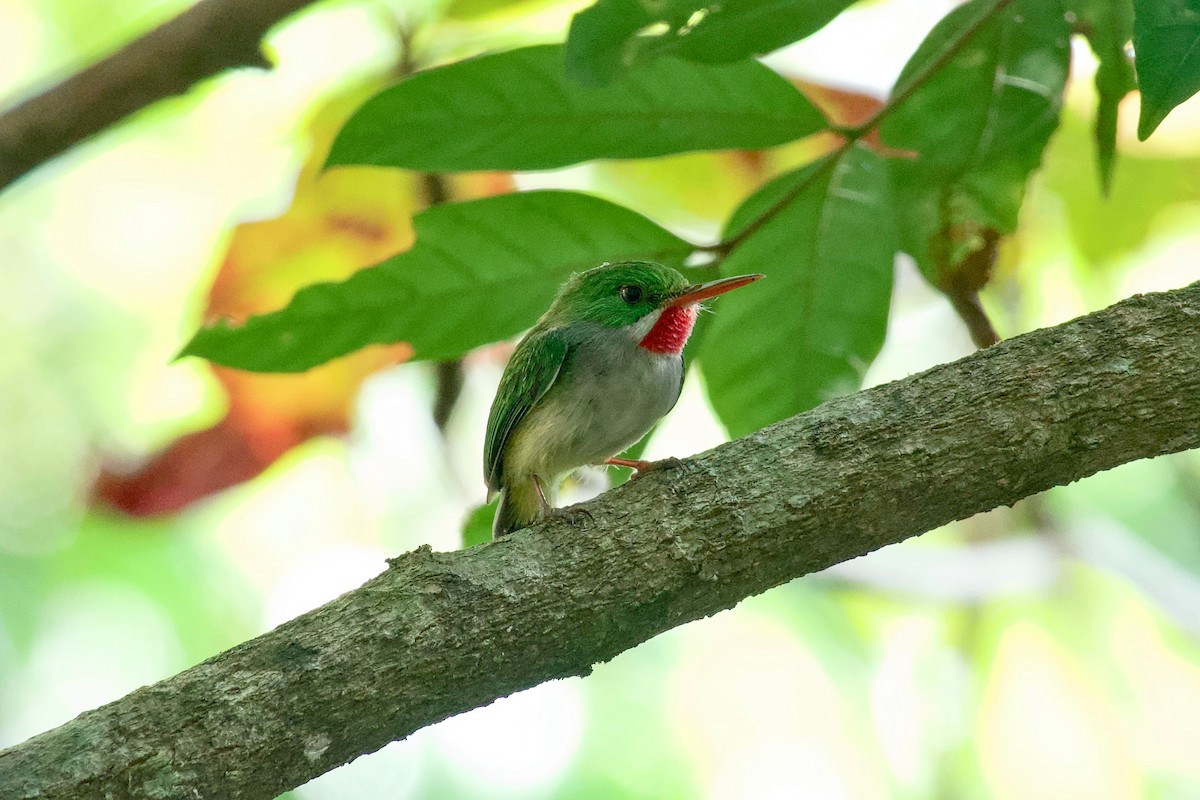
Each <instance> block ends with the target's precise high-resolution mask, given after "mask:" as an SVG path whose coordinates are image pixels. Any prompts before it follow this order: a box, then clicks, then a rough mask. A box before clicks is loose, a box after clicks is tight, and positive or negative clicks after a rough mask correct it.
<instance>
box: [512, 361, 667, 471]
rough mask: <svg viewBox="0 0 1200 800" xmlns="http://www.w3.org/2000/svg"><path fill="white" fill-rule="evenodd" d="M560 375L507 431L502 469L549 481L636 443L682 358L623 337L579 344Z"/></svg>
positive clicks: (660, 409)
mask: <svg viewBox="0 0 1200 800" xmlns="http://www.w3.org/2000/svg"><path fill="white" fill-rule="evenodd" d="M613 345H615V346H613ZM564 372H565V373H566V374H563V375H560V376H559V380H558V381H556V383H555V385H554V387H553V388H552V389H551V391H549V392H547V393H546V395H545V397H543V398H542V399H541V401H539V402H538V403H537V405H536V406H534V408H533V409H531V410H530V412H529V414H528V416H526V417H525V419H524V420H522V422H521V424H520V425H519V426H518V427H517V429H516V430H515V431H514V432H513V438H512V440H511V446H510V450H509V454H508V457H507V458H506V459H505V471H506V472H510V470H511V471H513V472H515V473H518V474H521V473H524V474H529V473H532V474H535V475H538V476H540V477H543V478H546V479H547V480H550V479H552V478H553V477H555V476H558V475H560V474H562V473H564V472H567V471H569V470H572V469H575V468H576V467H579V466H582V465H584V464H596V463H599V462H601V461H603V460H604V459H606V458H609V457H611V456H614V455H616V454H617V453H620V452H621V451H622V450H624V449H625V448H627V447H629V446H630V445H632V444H634V443H636V442H637V441H638V440H639V439H641V438H642V436H644V435H645V434H646V432H647V431H649V430H650V428H651V427H652V426H653V425H654V423H655V422H657V421H658V420H659V419H660V418H662V417H663V415H665V414H666V413H667V412H668V411H670V410H671V407H672V406H674V405H675V401H676V399H678V397H679V386H680V382H681V381H682V379H683V361H682V359H681V358H680V357H679V356H672V355H663V354H657V353H651V352H649V351H647V350H643V349H642V348H640V347H638V346H637V345H636V344H632V345H631V344H630V343H629V342H628V341H624V340H623V341H618V342H614V343H612V344H608V343H601V344H592V343H584V344H583V345H581V346H580V347H579V348H578V349H577V350H576V351H575V356H574V358H573V359H572V362H571V364H570V366H569V369H564Z"/></svg>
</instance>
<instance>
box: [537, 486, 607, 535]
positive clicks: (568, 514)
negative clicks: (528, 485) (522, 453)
mask: <svg viewBox="0 0 1200 800" xmlns="http://www.w3.org/2000/svg"><path fill="white" fill-rule="evenodd" d="M532 478H533V485H534V487H535V488H536V489H537V493H538V499H539V500H541V501H542V516H544V517H546V518H547V519H549V518H558V519H562V520H565V521H566V522H568V523H569V524H571V525H579V524H580V523H582V522H583V521H584V520H585V519H586V520H587V521H588V522H595V520H594V519H593V517H592V512H590V511H588V510H587V509H583V508H575V507H574V506H571V507H569V508H555V507H554V506H552V505H550V501H549V500H547V499H546V490H545V489H543V488H542V479H541V478H539V477H538V476H537V475H533V476H532Z"/></svg>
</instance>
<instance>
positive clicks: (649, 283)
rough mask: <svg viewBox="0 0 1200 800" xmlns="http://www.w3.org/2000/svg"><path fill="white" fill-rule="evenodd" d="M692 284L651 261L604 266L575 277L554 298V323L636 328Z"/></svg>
mask: <svg viewBox="0 0 1200 800" xmlns="http://www.w3.org/2000/svg"><path fill="white" fill-rule="evenodd" d="M688 286H689V284H688V280H687V278H685V277H683V275H682V274H681V273H680V272H679V270H675V269H671V268H670V267H665V266H663V265H662V264H655V263H652V262H650V261H626V262H622V263H620V264H605V265H603V266H600V267H596V268H595V269H589V270H588V271H587V272H581V273H578V274H576V275H572V276H571V279H570V280H568V281H567V282H566V283H564V284H563V285H562V288H560V289H559V290H558V295H557V296H556V297H555V298H554V305H552V306H551V307H550V312H549V314H548V316H550V317H552V318H553V319H554V321H555V322H557V323H559V324H565V323H569V322H594V323H596V324H597V325H603V326H604V327H606V328H623V327H625V326H627V325H633V324H635V323H636V322H638V321H639V320H641V319H642V318H643V317H645V316H646V315H647V314H652V313H654V312H656V311H658V310H659V309H660V308H662V307H663V305H664V304H665V303H667V302H668V301H669V300H670V299H671V298H673V297H675V296H676V295H679V294H682V293H683V292H684V291H686V290H687V288H688Z"/></svg>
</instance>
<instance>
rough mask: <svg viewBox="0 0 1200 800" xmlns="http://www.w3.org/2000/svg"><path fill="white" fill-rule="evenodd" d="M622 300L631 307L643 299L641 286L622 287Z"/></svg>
mask: <svg viewBox="0 0 1200 800" xmlns="http://www.w3.org/2000/svg"><path fill="white" fill-rule="evenodd" d="M621 299H622V300H624V301H625V302H626V303H629V305H634V304H635V303H637V302H638V301H640V300H641V299H642V287H640V286H622V287H621Z"/></svg>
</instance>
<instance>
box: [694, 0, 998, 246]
mask: <svg viewBox="0 0 1200 800" xmlns="http://www.w3.org/2000/svg"><path fill="white" fill-rule="evenodd" d="M1012 3H1013V0H995V2H993V3H992V4H991V5H990V6H988V7H987V8H986V9H985V10H984V11H983V12H982V13H981V14H980V15H979V16H978V17H976V18H975V19H973V20H972V21H971V23H970V24H969V25H967V26H966V27H964V28H963V29H962V31H961V32H959V34H958V36H956V37H955V38H954V39H953V40H951V41H950V42H948V43H947V44H946V46H945V47H944V48H943V49H942V51H941V52H940V53H938V54H937V55H936V56H935V57H933V58H931V59H930V60H929V61H927V62H926V63H925V64H924V66H922V67H921V68H920V69H919V70H918V71H917V72H916V74H914V75H913V76H912V77H910V78H909V79H908V81H907V82H905V83H904V84H903V86H901V85H899V84H898V85H897V86H896V87H895V88H894V89H893V92H892V96H891V97H890V98H889V99H888V101H887V103H886V104H884V106H883V107H882V108H880V109H879V110H878V111H876V112H875V113H874V114H872V115H871V117H870V118H869V119H867V120H866V121H865V122H863V123H861V124H859V125H852V126H830V128H829V130H830V131H832V132H834V133H837V134H838V135H840V136H841V137H842V143H841V144H840V145H838V146H837V148H835V149H834V150H833V151H831V152H829V153H827V154H825V155H824V156H822V158H821V163H820V164H819V165H818V166H817V168H816V169H814V170H813V171H812V172H810V173H809V174H808V175H807V176H805V178H804V179H803V180H801V181H799V182H798V183H797V184H796V185H795V186H793V187H792V188H791V190H789V191H788V192H786V193H785V194H784V195H783V196H782V197H780V198H779V199H778V200H777V201H775V202H774V203H772V204H771V206H770V208H768V209H767V210H766V211H764V212H763V213H762V214H759V215H758V216H757V217H755V218H754V219H753V220H752V221H751V222H750V223H749V224H747V225H746V226H745V227H743V228H742V229H741V230H739V231H738V232H736V233H734V234H733V235H732V236H729V237H728V238H726V239H723V240H721V241H720V242H717V243H716V244H714V245H710V246H708V247H702V248H698V249H700V250H702V251H705V252H710V253H715V254H717V255H718V256H725V255H728V254H729V253H730V252H731V251H733V250H734V249H735V248H736V247H737V246H738V245H740V244H742V242H744V241H746V240H747V239H749V238H750V237H751V236H753V235H754V234H755V233H757V232H758V231H759V230H760V229H761V228H762V227H763V226H764V225H766V224H767V223H768V222H770V221H771V220H772V219H774V218H775V216H776V215H777V214H779V212H781V211H782V210H783V209H784V208H786V207H787V206H788V205H789V204H791V202H792V201H793V200H795V199H796V198H797V197H799V196H800V195H801V194H802V193H803V192H804V191H805V190H806V189H807V188H808V187H809V186H811V185H812V184H813V182H814V181H816V180H817V178H819V177H821V176H822V175H824V173H825V172H826V171H827V170H828V169H829V168H831V167H832V166H833V165H834V164H835V163H837V161H838V159H840V158H841V157H842V156H844V155H845V154H846V153H847V152H848V151H849V150H850V149H851V148H852V147H854V145H856V144H857V143H858V142H859V140H860V139H862V138H864V137H865V136H867V134H869V133H871V132H872V131H874V130H875V129H876V128H878V127H879V125H880V124H881V123H882V122H883V121H884V120H885V119H887V118H888V116H890V115H891V114H893V113H894V112H895V111H896V110H897V109H899V108H900V107H901V106H903V105H904V104H905V103H906V102H908V101H909V99H911V98H912V96H913V95H914V94H916V92H917V90H918V89H920V88H921V87H922V86H924V85H925V83H926V82H928V81H929V79H930V78H931V77H932V76H933V75H935V74H936V73H937V72H938V71H940V70H941V69H942V68H944V67H945V66H946V65H947V64H949V63H950V61H951V60H952V59H953V58H954V57H955V56H957V55H958V54H959V53H960V52H961V51H962V49H963V48H964V47H966V46H967V44H969V43H970V41H971V40H972V39H973V38H975V36H976V34H978V33H979V31H980V30H981V29H982V28H983V26H984V25H986V24H987V23H988V22H989V21H991V19H992V18H993V17H994V16H996V15H997V14H999V13H1000V12H1001V11H1003V10H1004V9H1005V8H1007V7H1008V6H1010V5H1012Z"/></svg>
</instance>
